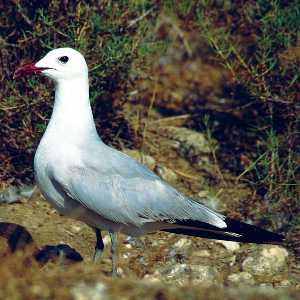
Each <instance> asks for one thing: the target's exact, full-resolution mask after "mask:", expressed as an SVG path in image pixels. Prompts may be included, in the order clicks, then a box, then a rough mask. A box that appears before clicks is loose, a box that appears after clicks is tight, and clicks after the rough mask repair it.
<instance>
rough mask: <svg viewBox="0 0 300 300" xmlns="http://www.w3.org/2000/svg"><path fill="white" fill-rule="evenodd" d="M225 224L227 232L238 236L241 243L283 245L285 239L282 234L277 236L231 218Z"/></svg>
mask: <svg viewBox="0 0 300 300" xmlns="http://www.w3.org/2000/svg"><path fill="white" fill-rule="evenodd" d="M224 221H225V223H226V225H227V228H226V229H225V230H226V231H228V232H232V233H237V234H240V235H241V237H240V238H239V239H240V241H241V242H245V243H255V244H284V243H285V242H286V238H285V236H284V235H282V234H278V233H275V232H272V231H269V230H266V229H262V228H260V227H257V226H255V225H250V224H247V223H244V222H241V221H237V220H234V219H231V218H226V219H225V220H224Z"/></svg>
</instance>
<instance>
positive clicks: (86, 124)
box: [45, 77, 98, 141]
mask: <svg viewBox="0 0 300 300" xmlns="http://www.w3.org/2000/svg"><path fill="white" fill-rule="evenodd" d="M48 134H49V135H50V136H51V137H52V138H53V136H55V137H56V138H63V139H64V140H65V139H66V140H67V141H70V140H71V141H80V140H82V139H86V138H89V137H91V136H95V135H96V136H98V135H97V131H96V128H95V123H94V119H93V114H92V110H91V105H90V101H89V82H88V78H84V77H82V78H79V79H74V80H61V81H59V82H57V83H56V86H55V102H54V108H53V112H52V116H51V119H50V122H49V124H48V127H47V130H46V133H45V136H47V135H48Z"/></svg>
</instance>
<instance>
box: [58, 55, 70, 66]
mask: <svg viewBox="0 0 300 300" xmlns="http://www.w3.org/2000/svg"><path fill="white" fill-rule="evenodd" d="M58 60H59V61H60V62H61V63H63V64H66V63H67V62H68V61H69V57H68V56H61V57H59V58H58Z"/></svg>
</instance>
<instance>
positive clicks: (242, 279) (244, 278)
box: [227, 272, 255, 286]
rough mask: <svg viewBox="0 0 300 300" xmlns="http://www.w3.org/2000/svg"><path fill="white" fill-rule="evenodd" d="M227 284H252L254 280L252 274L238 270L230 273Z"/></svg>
mask: <svg viewBox="0 0 300 300" xmlns="http://www.w3.org/2000/svg"><path fill="white" fill-rule="evenodd" d="M227 281H228V283H229V284H232V285H236V286H240V285H248V286H249V285H254V284H255V280H254V278H253V276H252V275H251V274H250V273H248V272H239V273H233V274H230V275H229V276H228V278H227Z"/></svg>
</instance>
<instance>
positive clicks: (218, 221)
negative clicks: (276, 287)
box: [15, 48, 284, 274]
mask: <svg viewBox="0 0 300 300" xmlns="http://www.w3.org/2000/svg"><path fill="white" fill-rule="evenodd" d="M39 73H41V74H43V75H45V76H47V77H49V78H51V79H52V80H53V81H54V82H55V102H54V108H53V113H52V116H51V119H50V122H49V124H48V127H47V129H46V132H45V133H44V136H43V138H42V140H41V142H40V144H39V146H38V149H37V151H36V154H35V158H34V171H35V177H36V182H37V184H38V186H39V188H40V190H41V192H42V193H43V195H44V196H45V198H46V199H47V200H48V201H49V202H50V203H51V204H52V205H53V206H54V207H55V208H56V209H57V210H59V211H60V212H61V213H62V214H64V215H66V216H69V217H73V218H76V219H79V220H81V221H83V222H85V223H86V224H88V225H89V226H91V227H92V228H93V229H94V230H95V232H96V240H97V241H96V246H95V255H94V259H97V258H99V257H100V256H101V253H102V251H103V248H104V245H103V241H102V237H101V230H107V231H108V232H109V234H110V238H111V242H112V243H111V245H112V246H111V251H112V270H113V274H116V273H117V239H116V233H117V232H123V233H125V234H128V235H130V236H139V235H142V234H145V233H147V232H153V231H157V230H163V231H168V232H173V233H179V234H185V235H191V236H198V237H204V238H211V239H220V240H230V241H238V242H249V243H270V244H280V243H283V241H284V237H283V236H281V235H278V234H276V233H272V232H270V231H267V230H264V229H260V228H258V227H255V226H253V225H249V224H246V223H242V222H239V221H236V220H232V219H230V218H227V217H225V216H223V215H221V214H219V213H217V212H214V211H213V210H211V209H209V208H207V207H205V206H203V205H202V204H200V203H198V202H196V201H194V200H192V199H191V198H188V197H186V196H184V195H182V194H181V193H179V192H178V191H177V190H176V189H174V188H173V187H171V186H170V185H169V184H167V183H166V182H164V181H163V180H161V179H160V178H159V177H158V176H157V175H155V174H154V173H152V172H151V171H150V170H148V169H147V168H146V167H144V166H143V165H141V164H139V163H138V162H137V161H135V160H134V159H132V158H130V157H129V156H127V155H125V154H123V153H122V152H119V151H117V150H115V149H113V148H111V147H109V146H107V145H105V144H104V143H103V142H102V140H101V139H100V137H99V136H98V134H97V131H96V128H95V124H94V120H93V115H92V110H91V106H90V101H89V81H88V67H87V64H86V62H85V59H84V57H83V56H82V55H81V54H80V53H79V52H78V51H76V50H74V49H71V48H59V49H55V50H52V51H50V52H49V53H48V54H47V55H46V56H45V57H44V58H42V59H41V60H40V61H38V62H37V63H36V64H27V65H23V66H21V67H19V68H18V69H17V70H16V72H15V77H21V76H23V75H28V74H39Z"/></svg>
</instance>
